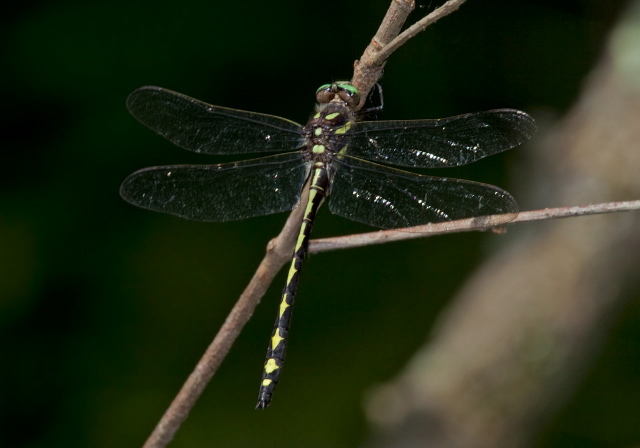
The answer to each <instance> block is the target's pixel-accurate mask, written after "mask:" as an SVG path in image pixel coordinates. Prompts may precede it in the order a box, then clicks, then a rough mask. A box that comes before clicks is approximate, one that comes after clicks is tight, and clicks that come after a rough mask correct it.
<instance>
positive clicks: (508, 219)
mask: <svg viewBox="0 0 640 448" xmlns="http://www.w3.org/2000/svg"><path fill="white" fill-rule="evenodd" d="M632 210H640V200H638V201H623V202H606V203H602V204H590V205H576V206H573V207H558V208H545V209H542V210H533V211H528V212H520V213H519V214H518V215H517V216H515V217H514V215H513V214H508V215H490V216H478V217H474V218H467V219H460V220H457V221H447V222H439V223H435V224H425V225H423V226H417V227H411V228H406V229H394V230H380V231H377V232H369V233H360V234H357V235H347V236H338V237H333V238H323V239H318V240H311V241H310V242H309V253H318V252H326V251H330V250H339V249H350V248H353V247H361V246H369V245H372V244H383V243H390V242H392V241H402V240H410V239H415V238H426V237H429V236H436V235H445V234H449V233H459V232H470V231H474V230H477V231H484V230H491V229H496V228H499V227H502V226H505V225H508V224H519V223H523V222H532V221H542V220H547V219H559V218H570V217H575V216H585V215H599V214H602V213H616V212H625V211H632Z"/></svg>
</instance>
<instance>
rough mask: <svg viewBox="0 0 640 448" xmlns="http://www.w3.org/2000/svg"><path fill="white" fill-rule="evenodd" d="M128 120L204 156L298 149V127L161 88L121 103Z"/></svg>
mask: <svg viewBox="0 0 640 448" xmlns="http://www.w3.org/2000/svg"><path fill="white" fill-rule="evenodd" d="M127 108H128V109H129V112H131V115H133V116H134V117H136V118H137V119H138V120H139V121H140V122H141V123H142V124H144V125H145V126H147V127H148V128H150V129H151V130H153V131H155V132H156V133H158V134H160V135H161V136H163V137H164V138H166V139H167V140H169V141H171V142H172V143H175V144H176V145H178V146H180V147H181V148H184V149H188V150H189V151H195V152H199V153H204V154H249V153H255V152H273V151H287V150H291V149H296V148H299V147H301V145H302V142H303V137H302V134H301V130H302V127H301V126H300V125H299V124H298V123H294V122H293V121H289V120H286V119H284V118H280V117H276V116H273V115H265V114H258V113H255V112H246V111H242V110H236V109H228V108H225V107H219V106H212V105H210V104H207V103H203V102H202V101H199V100H196V99H194V98H191V97H188V96H186V95H182V94H181V93H177V92H172V91H171V90H166V89H163V88H161V87H141V88H139V89H137V90H135V91H133V92H132V93H131V95H129V97H128V98H127Z"/></svg>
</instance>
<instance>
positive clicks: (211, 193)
mask: <svg viewBox="0 0 640 448" xmlns="http://www.w3.org/2000/svg"><path fill="white" fill-rule="evenodd" d="M306 176H307V164H306V163H305V162H304V161H303V159H302V153H301V152H293V153H287V154H278V155H275V156H269V157H262V158H259V159H253V160H246V161H242V162H235V163H225V164H220V165H175V166H157V167H152V168H145V169H142V170H140V171H136V172H135V173H133V174H131V175H130V176H129V177H127V178H126V179H125V180H124V182H123V183H122V186H121V187H120V195H121V196H122V197H123V198H124V199H125V200H126V201H128V202H130V203H131V204H133V205H136V206H138V207H142V208H146V209H148V210H154V211H158V212H163V213H170V214H172V215H176V216H180V217H182V218H186V219H191V220H194V221H212V222H221V221H234V220H239V219H245V218H250V217H253V216H262V215H268V214H271V213H278V212H283V211H287V210H291V209H292V208H293V207H295V205H296V204H297V203H298V201H299V199H300V190H301V188H302V185H303V184H304V181H305V179H306Z"/></svg>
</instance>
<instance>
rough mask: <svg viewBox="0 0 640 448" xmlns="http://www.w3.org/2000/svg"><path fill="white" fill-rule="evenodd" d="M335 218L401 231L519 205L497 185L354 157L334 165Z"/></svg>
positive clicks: (331, 206) (331, 204)
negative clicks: (421, 172)
mask: <svg viewBox="0 0 640 448" xmlns="http://www.w3.org/2000/svg"><path fill="white" fill-rule="evenodd" d="M335 162H336V165H335V168H336V171H335V174H334V176H333V181H332V184H331V190H330V195H329V209H330V210H331V212H332V213H335V214H337V215H340V216H343V217H345V218H348V219H351V220H353V221H358V222H361V223H364V224H368V225H371V226H374V227H379V228H382V229H397V228H402V227H411V226H417V225H421V224H427V223H435V222H442V221H451V220H456V219H463V218H470V217H473V216H484V215H492V214H502V213H516V212H517V211H518V205H517V204H516V201H515V199H514V198H513V197H512V196H511V195H510V194H509V193H508V192H506V191H505V190H502V189H501V188H498V187H495V186H493V185H487V184H482V183H478V182H471V181H466V180H460V179H450V178H445V177H431V176H423V175H420V174H414V173H409V172H407V171H402V170H397V169H394V168H388V167H385V166H382V165H377V164H374V163H370V162H367V161H364V160H359V159H354V158H352V157H341V158H340V159H339V160H337V159H336V160H335Z"/></svg>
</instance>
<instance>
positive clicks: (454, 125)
mask: <svg viewBox="0 0 640 448" xmlns="http://www.w3.org/2000/svg"><path fill="white" fill-rule="evenodd" d="M535 131H536V125H535V121H534V120H533V118H531V117H530V116H529V115H527V114H526V113H524V112H520V111H518V110H512V109H498V110H490V111H486V112H477V113H473V114H465V115H458V116H456V117H449V118H441V119H438V120H411V121H365V122H360V123H358V124H357V126H356V127H355V128H354V131H353V134H352V140H351V142H350V144H349V147H348V149H347V154H349V155H351V156H353V157H359V158H363V159H368V160H373V161H376V162H381V163H388V164H391V165H399V166H407V167H416V168H438V167H447V166H459V165H466V164H467V163H471V162H475V161H476V160H479V159H481V158H483V157H487V156H490V155H492V154H497V153H499V152H502V151H506V150H507V149H510V148H513V147H515V146H518V145H520V144H521V143H523V142H525V141H526V140H528V139H529V138H531V136H532V135H533V134H534V133H535Z"/></svg>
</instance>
